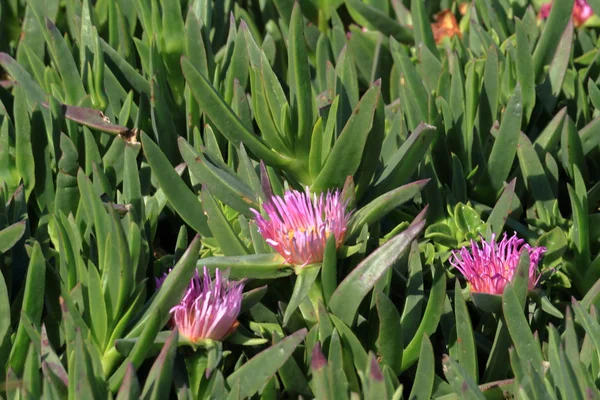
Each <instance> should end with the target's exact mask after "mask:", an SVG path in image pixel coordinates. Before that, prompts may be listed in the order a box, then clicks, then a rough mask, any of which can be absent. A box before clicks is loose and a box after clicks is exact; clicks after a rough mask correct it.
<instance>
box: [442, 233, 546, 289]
mask: <svg viewBox="0 0 600 400" xmlns="http://www.w3.org/2000/svg"><path fill="white" fill-rule="evenodd" d="M523 251H527V252H528V253H529V284H528V288H529V290H532V289H533V288H534V287H535V285H536V284H537V282H538V280H539V279H540V274H539V272H538V269H537V267H538V263H539V261H540V259H541V258H542V254H543V253H544V252H545V251H546V249H545V248H544V247H531V246H529V245H528V244H525V241H524V240H523V239H519V238H518V237H517V235H516V234H514V235H513V236H512V237H511V238H510V239H507V238H506V233H505V234H504V237H503V239H502V240H501V241H500V243H496V241H495V235H492V239H491V240H490V241H489V242H486V241H485V240H482V241H481V242H480V243H475V242H474V241H473V240H471V249H470V250H469V249H468V248H467V247H463V248H462V249H461V250H456V251H454V252H452V258H451V260H450V264H452V265H453V266H454V267H455V268H456V269H458V270H459V271H460V272H461V273H462V274H463V275H464V277H465V278H466V279H467V281H469V283H470V284H471V291H472V292H478V293H487V294H499V295H501V294H502V293H503V292H504V288H505V287H506V284H507V283H508V282H511V281H512V280H513V278H514V274H515V271H516V270H517V265H518V264H519V258H520V257H521V253H522V252H523Z"/></svg>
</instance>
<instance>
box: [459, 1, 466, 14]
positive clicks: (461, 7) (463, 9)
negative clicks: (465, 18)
mask: <svg viewBox="0 0 600 400" xmlns="http://www.w3.org/2000/svg"><path fill="white" fill-rule="evenodd" d="M468 9H469V3H460V4H459V5H458V12H459V13H460V15H465V14H466V13H467V10H468Z"/></svg>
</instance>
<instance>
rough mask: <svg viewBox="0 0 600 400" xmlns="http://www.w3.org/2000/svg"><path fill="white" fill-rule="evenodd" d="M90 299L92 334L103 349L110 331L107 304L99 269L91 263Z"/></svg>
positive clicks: (89, 263)
mask: <svg viewBox="0 0 600 400" xmlns="http://www.w3.org/2000/svg"><path fill="white" fill-rule="evenodd" d="M87 271H88V282H87V283H88V297H89V300H88V301H89V308H90V317H91V322H92V324H91V325H92V326H91V328H92V332H93V333H94V337H95V339H96V343H97V344H98V346H99V348H101V349H103V348H104V346H105V343H106V335H107V330H108V326H107V325H108V316H107V313H106V304H105V302H104V295H103V293H102V283H101V281H100V275H99V274H98V269H97V268H96V266H95V265H94V264H93V263H92V262H91V261H90V262H88V268H87Z"/></svg>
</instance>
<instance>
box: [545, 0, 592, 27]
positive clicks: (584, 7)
mask: <svg viewBox="0 0 600 400" xmlns="http://www.w3.org/2000/svg"><path fill="white" fill-rule="evenodd" d="M551 9H552V3H545V4H543V5H542V7H541V8H540V12H539V14H538V16H539V18H540V19H546V18H548V16H549V15H550V10H551ZM592 15H594V11H593V10H592V7H590V5H589V4H588V2H587V1H586V0H575V4H574V5H573V24H574V25H575V26H576V27H579V26H581V25H583V24H585V22H586V21H587V20H588V19H590V17H591V16H592Z"/></svg>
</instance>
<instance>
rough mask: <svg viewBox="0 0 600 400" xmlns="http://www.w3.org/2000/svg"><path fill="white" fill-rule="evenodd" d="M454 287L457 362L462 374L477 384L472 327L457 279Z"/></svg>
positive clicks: (475, 348) (477, 369) (477, 370)
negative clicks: (462, 371) (462, 370)
mask: <svg viewBox="0 0 600 400" xmlns="http://www.w3.org/2000/svg"><path fill="white" fill-rule="evenodd" d="M454 287H455V289H454V313H455V316H456V341H457V346H458V361H459V362H460V365H461V366H462V367H463V369H464V373H465V374H466V375H467V376H468V377H469V378H470V379H472V380H473V381H474V382H475V383H477V381H478V380H479V368H478V364H477V347H476V346H475V338H474V336H473V325H472V323H471V317H470V316H469V310H468V308H467V303H466V302H465V299H464V298H463V294H462V288H461V286H460V282H459V281H458V279H457V280H456V283H455V286H454Z"/></svg>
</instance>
